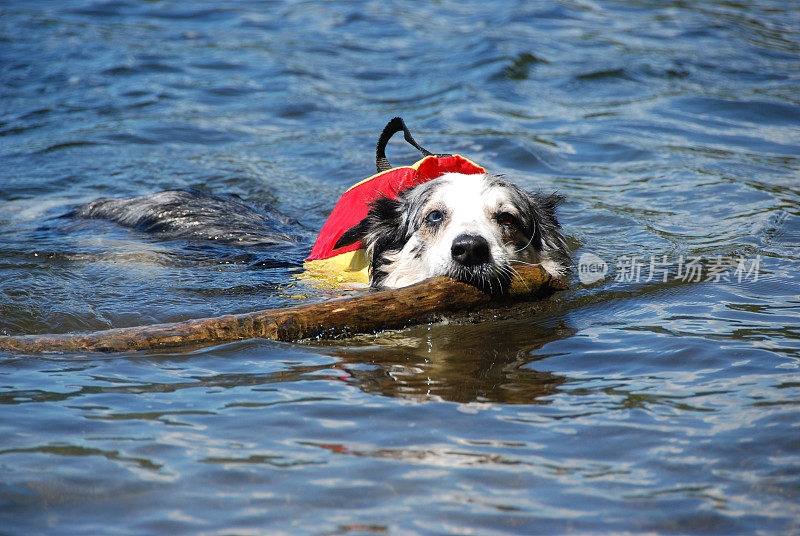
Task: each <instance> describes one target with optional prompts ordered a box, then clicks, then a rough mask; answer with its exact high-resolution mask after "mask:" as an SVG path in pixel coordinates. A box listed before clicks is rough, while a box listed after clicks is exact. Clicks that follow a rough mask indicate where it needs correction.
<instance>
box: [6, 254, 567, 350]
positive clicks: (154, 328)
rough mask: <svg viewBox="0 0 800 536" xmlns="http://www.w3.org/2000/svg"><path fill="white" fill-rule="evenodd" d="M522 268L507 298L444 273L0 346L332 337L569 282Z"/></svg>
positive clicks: (104, 346) (523, 296)
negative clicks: (332, 295) (400, 284)
mask: <svg viewBox="0 0 800 536" xmlns="http://www.w3.org/2000/svg"><path fill="white" fill-rule="evenodd" d="M515 270H516V271H517V276H516V277H515V278H514V280H513V281H512V283H511V285H510V286H509V288H508V290H507V291H506V292H505V293H504V294H503V295H501V296H492V295H489V294H487V293H485V292H483V291H481V290H479V289H477V288H475V287H474V286H471V285H468V284H466V283H461V282H458V281H455V280H453V279H450V278H449V277H444V276H440V277H435V278H432V279H428V280H426V281H423V282H421V283H417V284H416V285H411V286H409V287H405V288H401V289H396V290H383V291H373V292H366V293H364V294H363V295H359V296H356V297H349V298H339V299H333V300H329V301H326V302H321V303H311V304H303V305H297V306H294V307H287V308H282V309H268V310H264V311H256V312H252V313H245V314H237V315H225V316H218V317H213V318H202V319H199V320H188V321H185V322H177V323H171V324H154V325H149V326H139V327H132V328H116V329H109V330H104V331H95V332H92V333H66V334H60V335H21V336H0V351H12V352H23V353H44V352H51V353H52V352H57V353H69V352H87V351H88V352H122V351H131V350H149V349H158V348H171V347H178V346H187V345H208V344H219V343H224V342H232V341H237V340H242V339H253V338H262V339H273V340H277V341H298V340H301V339H309V338H314V337H323V338H328V337H335V336H339V335H343V334H345V335H346V334H356V333H369V332H376V331H380V330H383V329H394V328H402V327H405V326H410V325H413V324H419V323H423V322H427V321H429V320H430V319H432V318H434V317H435V316H436V315H441V314H444V313H452V312H455V311H462V310H466V309H472V308H475V307H478V306H482V305H485V304H488V303H491V302H499V303H503V302H508V301H523V300H531V299H541V298H545V297H547V296H549V295H551V294H552V293H553V292H554V291H556V290H563V289H565V288H567V287H566V285H565V284H564V283H562V282H561V281H559V280H558V279H553V278H551V277H550V275H549V274H548V273H547V272H545V271H544V270H543V269H542V268H541V267H540V266H516V267H515Z"/></svg>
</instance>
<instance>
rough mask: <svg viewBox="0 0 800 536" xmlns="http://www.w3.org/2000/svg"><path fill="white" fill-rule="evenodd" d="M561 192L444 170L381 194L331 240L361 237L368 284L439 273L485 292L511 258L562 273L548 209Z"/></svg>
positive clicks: (505, 272)
mask: <svg viewBox="0 0 800 536" xmlns="http://www.w3.org/2000/svg"><path fill="white" fill-rule="evenodd" d="M562 199H563V198H562V197H561V196H558V195H554V194H550V195H542V194H534V195H531V194H528V193H526V192H524V191H522V190H521V189H519V188H518V187H517V186H515V185H514V184H513V183H511V182H509V181H507V180H505V179H503V178H501V177H498V176H493V175H480V174H476V175H463V174H460V173H447V174H444V175H442V176H441V177H438V178H436V179H433V180H431V181H428V182H425V183H423V184H421V185H419V186H416V187H413V188H409V189H407V190H404V191H403V192H401V193H400V195H399V196H398V198H397V199H390V198H388V197H381V198H379V199H378V200H376V201H375V202H373V203H372V204H371V205H370V210H369V213H368V214H367V217H366V218H364V219H363V220H362V221H361V222H360V223H358V224H357V225H356V226H354V227H353V228H351V229H349V230H348V231H347V232H345V233H344V234H343V235H342V237H341V238H340V239H339V240H338V241H337V243H336V245H335V247H336V248H340V247H344V246H347V245H349V244H352V243H355V242H358V241H361V242H363V243H364V245H365V247H366V249H367V252H368V254H369V255H370V257H371V259H372V260H371V265H370V284H371V285H372V286H375V287H390V288H396V287H402V286H406V285H410V284H412V283H416V282H419V281H422V280H423V279H426V278H428V277H433V276H437V275H447V276H450V277H453V278H455V279H459V280H461V281H465V282H468V283H472V284H474V285H476V286H479V287H481V288H485V289H486V290H489V291H500V290H501V289H502V288H503V286H504V285H505V284H507V283H508V281H510V279H511V275H512V273H513V264H514V263H532V264H541V265H542V266H543V267H544V268H545V270H547V271H548V272H549V273H551V274H552V275H555V276H559V275H562V274H563V273H564V272H565V271H566V269H567V264H568V262H569V253H568V248H567V246H566V243H565V242H564V238H563V237H562V235H561V232H560V230H559V224H558V221H557V220H556V217H555V209H556V207H557V205H558V204H559V203H560V202H561V201H562Z"/></svg>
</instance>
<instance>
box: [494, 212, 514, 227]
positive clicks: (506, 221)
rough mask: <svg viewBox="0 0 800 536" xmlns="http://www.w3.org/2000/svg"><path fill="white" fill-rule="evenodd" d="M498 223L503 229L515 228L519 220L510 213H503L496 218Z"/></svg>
mask: <svg viewBox="0 0 800 536" xmlns="http://www.w3.org/2000/svg"><path fill="white" fill-rule="evenodd" d="M494 219H495V220H496V221H497V223H499V224H500V225H501V226H502V227H513V226H514V225H516V224H517V218H516V216H514V215H513V214H511V213H510V212H501V213H500V214H498V215H497V216H495V218H494Z"/></svg>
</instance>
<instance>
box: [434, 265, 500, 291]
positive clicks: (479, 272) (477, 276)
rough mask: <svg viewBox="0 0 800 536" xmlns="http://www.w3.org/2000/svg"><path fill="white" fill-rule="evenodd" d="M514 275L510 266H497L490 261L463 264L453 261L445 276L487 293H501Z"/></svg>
mask: <svg viewBox="0 0 800 536" xmlns="http://www.w3.org/2000/svg"><path fill="white" fill-rule="evenodd" d="M513 275H514V272H513V269H512V268H511V267H510V266H498V265H497V264H495V263H492V262H486V263H482V264H474V265H464V264H458V263H453V264H452V265H451V266H450V268H449V270H447V276H448V277H452V278H453V279H456V280H458V281H461V282H463V283H467V284H469V285H472V286H474V287H477V288H479V289H481V290H482V291H484V292H486V293H489V294H503V293H504V292H505V290H506V289H507V288H508V285H509V284H510V283H511V279H512V277H513Z"/></svg>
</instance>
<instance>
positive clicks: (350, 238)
mask: <svg viewBox="0 0 800 536" xmlns="http://www.w3.org/2000/svg"><path fill="white" fill-rule="evenodd" d="M368 220H369V216H367V217H366V218H364V219H363V220H361V221H360V222H359V223H357V224H356V225H354V226H353V227H351V228H350V229H348V230H347V231H345V232H344V234H343V235H342V236H340V237H339V240H337V241H336V243H335V244H334V245H333V249H339V248H343V247H345V246H349V245H350V244H355V243H356V242H358V241H359V240H361V239H362V238H364V237H365V236H366V234H367V230H368V229H369V222H368Z"/></svg>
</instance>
